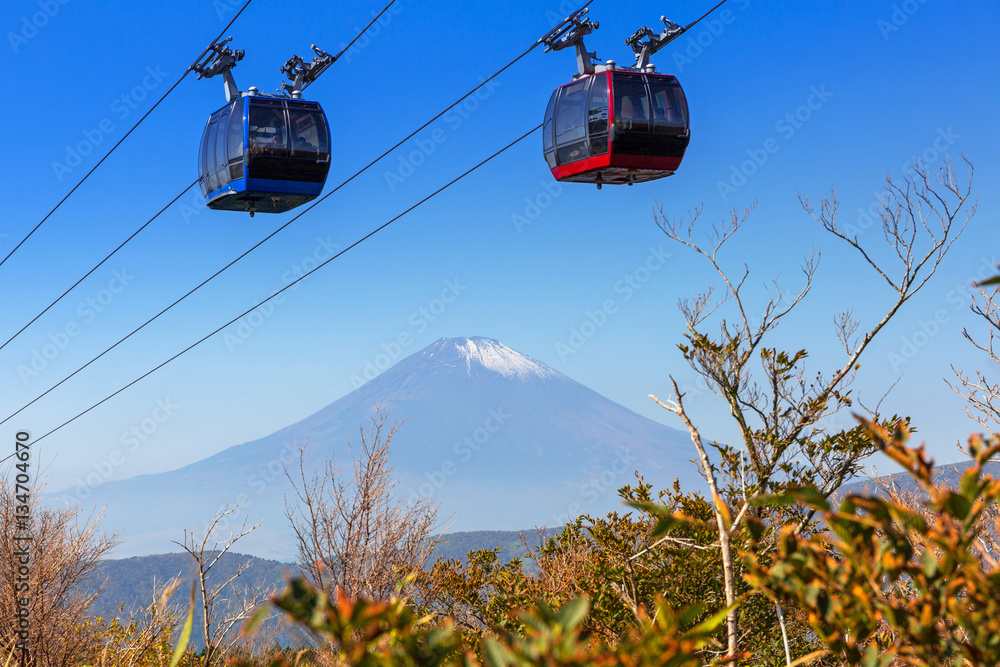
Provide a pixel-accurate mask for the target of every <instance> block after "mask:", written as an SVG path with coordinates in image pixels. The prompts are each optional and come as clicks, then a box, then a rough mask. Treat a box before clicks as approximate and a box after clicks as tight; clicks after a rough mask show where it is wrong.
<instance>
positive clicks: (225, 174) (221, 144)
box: [215, 109, 229, 187]
mask: <svg viewBox="0 0 1000 667" xmlns="http://www.w3.org/2000/svg"><path fill="white" fill-rule="evenodd" d="M228 135H229V109H226V110H225V111H223V112H222V115H221V116H219V131H218V133H217V137H218V138H217V141H216V142H215V171H216V172H217V173H218V179H219V187H222V186H223V185H225V184H226V183H228V182H229V169H228V168H227V167H226V162H227V161H228V158H227V157H226V137H227V136H228Z"/></svg>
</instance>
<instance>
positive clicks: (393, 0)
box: [333, 0, 725, 62]
mask: <svg viewBox="0 0 1000 667" xmlns="http://www.w3.org/2000/svg"><path fill="white" fill-rule="evenodd" d="M724 1H725V0H723V2H724ZM394 4H396V0H389V4H388V5H386V6H385V9H383V10H382V11H380V12H379V13H378V16H376V17H375V18H373V19H372V20H371V21H369V23H368V25H366V26H365V27H364V30H362V31H361V32H359V33H358V34H357V35H355V36H354V39H352V40H351V41H350V42H349V43H348V44H347V46H345V47H344V48H342V49H341V50H340V53H338V54H337V55H335V56H334V57H333V62H337V61H338V60H340V56H342V55H344V54H345V53H347V51H348V49H350V48H351V47H352V46H354V42H356V41H358V40H359V39H361V35H363V34H365V33H366V32H368V28H370V27H372V26H373V25H375V21H378V20H379V19H380V18H382V14H385V13H386V12H387V11H389V8H390V7H392V6H393V5H394Z"/></svg>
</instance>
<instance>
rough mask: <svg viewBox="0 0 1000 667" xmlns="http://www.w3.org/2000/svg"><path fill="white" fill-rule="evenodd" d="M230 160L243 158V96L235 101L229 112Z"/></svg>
mask: <svg viewBox="0 0 1000 667" xmlns="http://www.w3.org/2000/svg"><path fill="white" fill-rule="evenodd" d="M228 158H229V161H230V162H232V161H233V160H242V159H243V98H242V97H241V98H240V99H238V100H236V101H235V102H233V106H232V110H231V111H230V112H229V154H228Z"/></svg>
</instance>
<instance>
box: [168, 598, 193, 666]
mask: <svg viewBox="0 0 1000 667" xmlns="http://www.w3.org/2000/svg"><path fill="white" fill-rule="evenodd" d="M194 592H195V587H194V582H193V581H192V582H191V604H190V605H188V615H187V620H186V621H184V629H182V630H181V636H180V637H179V638H178V639H177V646H176V648H174V655H173V657H172V658H171V659H170V667H177V665H178V664H180V661H181V658H183V657H184V651H186V650H187V646H188V642H190V641H191V627H192V626H193V625H194Z"/></svg>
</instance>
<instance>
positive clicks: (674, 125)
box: [648, 76, 688, 134]
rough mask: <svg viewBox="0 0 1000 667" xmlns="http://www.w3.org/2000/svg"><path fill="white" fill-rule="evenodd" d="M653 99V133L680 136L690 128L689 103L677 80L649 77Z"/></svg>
mask: <svg viewBox="0 0 1000 667" xmlns="http://www.w3.org/2000/svg"><path fill="white" fill-rule="evenodd" d="M648 80H649V92H650V93H652V97H653V132H656V133H661V134H680V133H683V131H684V130H685V129H687V126H688V116H687V102H686V101H685V99H684V92H683V91H682V90H681V86H680V84H679V83H677V79H674V78H669V79H668V78H666V77H653V76H651V77H648Z"/></svg>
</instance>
